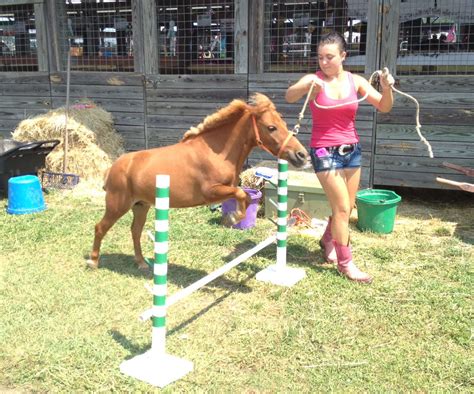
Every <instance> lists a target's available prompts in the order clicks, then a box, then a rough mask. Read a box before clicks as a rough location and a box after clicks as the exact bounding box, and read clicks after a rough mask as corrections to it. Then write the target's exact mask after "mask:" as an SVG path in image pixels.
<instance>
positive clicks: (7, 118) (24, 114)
mask: <svg viewBox="0 0 474 394" xmlns="http://www.w3.org/2000/svg"><path fill="white" fill-rule="evenodd" d="M45 112H46V111H41V110H33V109H28V110H24V111H19V112H11V113H9V112H6V111H4V110H0V129H1V130H9V131H10V132H13V131H14V130H15V129H16V127H17V126H18V124H19V123H20V122H21V121H22V120H25V119H28V118H32V117H34V116H36V115H38V114H43V113H45Z"/></svg>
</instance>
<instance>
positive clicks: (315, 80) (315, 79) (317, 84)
mask: <svg viewBox="0 0 474 394" xmlns="http://www.w3.org/2000/svg"><path fill="white" fill-rule="evenodd" d="M311 85H314V87H317V88H318V90H321V89H322V87H323V85H324V81H323V80H322V79H321V78H319V77H318V76H317V75H314V74H312V75H311V77H310V78H309V80H308V91H309V89H311ZM313 89H314V88H313Z"/></svg>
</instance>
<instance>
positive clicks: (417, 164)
mask: <svg viewBox="0 0 474 394" xmlns="http://www.w3.org/2000/svg"><path fill="white" fill-rule="evenodd" d="M445 161H449V162H450V163H453V164H458V165H461V166H462V165H466V160H464V159H457V158H450V159H446V158H434V159H431V158H429V157H406V156H392V155H377V156H376V157H375V161H374V168H375V170H376V171H393V170H394V169H396V170H397V172H403V171H406V172H420V173H432V174H442V175H443V176H444V175H448V174H449V175H451V174H459V172H456V171H454V170H451V169H449V168H446V167H444V166H443V162H445ZM472 165H473V166H474V161H472Z"/></svg>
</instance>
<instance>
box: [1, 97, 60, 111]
mask: <svg viewBox="0 0 474 394" xmlns="http://www.w3.org/2000/svg"><path fill="white" fill-rule="evenodd" d="M2 108H17V109H22V110H23V109H26V110H29V109H43V110H49V109H50V108H51V98H50V96H44V97H41V96H38V97H31V96H0V109H2Z"/></svg>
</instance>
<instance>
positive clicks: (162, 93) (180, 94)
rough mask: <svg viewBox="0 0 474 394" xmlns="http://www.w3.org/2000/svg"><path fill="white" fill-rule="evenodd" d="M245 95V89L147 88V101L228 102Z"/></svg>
mask: <svg viewBox="0 0 474 394" xmlns="http://www.w3.org/2000/svg"><path fill="white" fill-rule="evenodd" d="M246 97H247V89H234V90H225V89H222V90H221V89H206V90H203V89H157V90H147V101H148V102H151V101H184V102H193V101H194V102H199V101H201V102H216V103H225V104H227V103H229V102H230V101H232V100H233V99H236V98H244V99H246Z"/></svg>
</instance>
